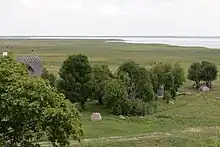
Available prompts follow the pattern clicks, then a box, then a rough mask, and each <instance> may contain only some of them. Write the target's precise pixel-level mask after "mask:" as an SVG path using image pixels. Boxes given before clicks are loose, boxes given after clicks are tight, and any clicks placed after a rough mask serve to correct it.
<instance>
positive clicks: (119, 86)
mask: <svg viewBox="0 0 220 147" xmlns="http://www.w3.org/2000/svg"><path fill="white" fill-rule="evenodd" d="M103 96H104V99H105V101H106V104H107V107H108V108H109V109H110V112H111V113H113V114H115V115H120V114H124V111H125V110H124V108H123V105H124V104H125V103H126V101H127V91H126V88H125V86H124V84H123V83H122V82H120V81H118V80H117V79H110V80H108V81H107V82H106V84H105V87H104V93H103Z"/></svg>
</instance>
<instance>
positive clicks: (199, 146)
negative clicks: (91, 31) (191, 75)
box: [0, 40, 220, 147]
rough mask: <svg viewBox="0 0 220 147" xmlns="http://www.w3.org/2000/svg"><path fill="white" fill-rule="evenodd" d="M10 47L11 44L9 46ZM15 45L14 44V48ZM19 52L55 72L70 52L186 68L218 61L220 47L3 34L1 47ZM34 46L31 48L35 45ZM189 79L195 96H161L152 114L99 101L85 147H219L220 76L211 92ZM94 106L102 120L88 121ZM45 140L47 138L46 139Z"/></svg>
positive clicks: (102, 60) (101, 60)
mask: <svg viewBox="0 0 220 147" xmlns="http://www.w3.org/2000/svg"><path fill="white" fill-rule="evenodd" d="M6 47H7V48H6ZM10 47H12V49H11V48H10ZM10 50H12V51H13V53H15V54H17V55H39V56H40V57H41V58H42V59H43V62H44V65H45V67H47V68H48V69H49V70H50V71H51V72H54V73H57V71H58V70H59V68H60V66H61V65H62V62H63V60H64V59H65V58H66V57H67V56H69V55H72V54H84V55H87V56H88V57H89V60H90V62H91V64H92V65H94V64H106V65H108V66H109V67H110V68H111V69H112V71H115V70H116V69H117V67H118V65H120V64H121V63H122V62H124V61H127V60H134V61H136V62H137V63H139V64H140V65H142V66H145V67H146V68H149V67H150V66H151V65H152V64H154V63H155V62H156V61H163V62H169V63H173V62H180V64H181V66H182V67H183V68H184V70H185V71H186V74H187V69H188V67H189V65H190V64H191V63H192V62H195V61H201V60H207V61H210V62H214V63H216V65H217V66H218V67H219V65H220V58H219V57H220V50H217V49H216V50H215V49H207V48H201V47H178V46H169V45H161V44H148V45H146V44H125V43H109V42H108V43H107V42H105V41H104V40H2V41H0V51H1V52H3V51H10ZM32 50H33V51H32ZM191 84H192V82H190V81H187V82H186V84H185V85H184V86H183V87H182V90H184V91H189V92H192V95H191V96H179V97H177V100H176V101H175V104H165V103H164V102H163V101H162V100H161V101H159V102H158V108H157V111H158V112H157V113H156V114H154V115H152V116H146V117H143V118H140V117H129V118H128V117H126V119H125V120H122V119H120V118H119V117H117V116H112V115H110V114H109V113H108V111H107V110H106V109H105V108H103V107H101V106H98V105H96V104H92V103H91V104H88V105H87V107H86V110H85V111H84V112H82V116H83V128H84V136H83V139H82V143H80V144H79V143H76V142H74V141H73V142H71V144H72V146H77V147H78V146H83V147H108V146H109V147H119V146H126V147H148V146H149V147H154V146H157V147H172V146H175V147H219V146H220V100H218V99H216V98H217V97H220V80H217V81H215V82H214V88H213V91H212V92H209V93H199V92H198V91H196V90H193V89H191V88H190V87H191ZM92 112H101V115H102V117H103V120H102V121H101V122H92V121H90V115H91V113H92ZM45 146H46V143H45Z"/></svg>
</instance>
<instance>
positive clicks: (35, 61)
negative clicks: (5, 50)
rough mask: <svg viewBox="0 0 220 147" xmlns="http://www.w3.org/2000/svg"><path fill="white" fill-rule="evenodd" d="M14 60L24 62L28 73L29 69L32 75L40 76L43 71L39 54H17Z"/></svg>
mask: <svg viewBox="0 0 220 147" xmlns="http://www.w3.org/2000/svg"><path fill="white" fill-rule="evenodd" d="M16 61H17V62H21V63H24V64H26V65H27V69H28V70H29V73H30V71H31V74H32V75H34V76H41V75H42V73H43V66H42V61H41V59H40V57H39V56H18V57H16Z"/></svg>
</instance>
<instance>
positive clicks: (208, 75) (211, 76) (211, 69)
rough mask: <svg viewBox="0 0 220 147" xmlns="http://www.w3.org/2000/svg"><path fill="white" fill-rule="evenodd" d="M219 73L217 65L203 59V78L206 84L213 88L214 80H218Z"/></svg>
mask: <svg viewBox="0 0 220 147" xmlns="http://www.w3.org/2000/svg"><path fill="white" fill-rule="evenodd" d="M217 75H218V69H217V66H216V65H215V64H214V63H210V62H206V61H202V63H201V75H200V77H201V80H203V81H205V82H206V86H208V87H209V88H212V81H214V80H216V78H217Z"/></svg>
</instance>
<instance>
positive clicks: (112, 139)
mask: <svg viewBox="0 0 220 147" xmlns="http://www.w3.org/2000/svg"><path fill="white" fill-rule="evenodd" d="M179 132H181V133H183V134H186V133H202V132H203V133H205V132H219V133H220V126H214V127H193V128H187V129H185V130H182V131H179ZM168 136H176V135H175V133H173V132H167V133H166V132H154V133H146V134H139V135H136V136H112V137H101V138H94V139H82V140H81V142H82V143H92V142H121V141H132V140H133V141H134V140H140V139H150V138H158V137H168ZM41 144H43V146H44V147H47V146H48V147H49V146H50V145H49V144H48V143H46V142H44V143H43V142H42V143H41ZM76 144H78V142H76V141H73V142H71V145H76Z"/></svg>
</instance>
